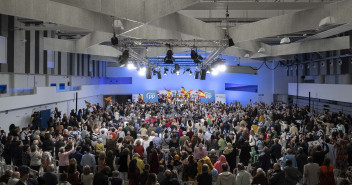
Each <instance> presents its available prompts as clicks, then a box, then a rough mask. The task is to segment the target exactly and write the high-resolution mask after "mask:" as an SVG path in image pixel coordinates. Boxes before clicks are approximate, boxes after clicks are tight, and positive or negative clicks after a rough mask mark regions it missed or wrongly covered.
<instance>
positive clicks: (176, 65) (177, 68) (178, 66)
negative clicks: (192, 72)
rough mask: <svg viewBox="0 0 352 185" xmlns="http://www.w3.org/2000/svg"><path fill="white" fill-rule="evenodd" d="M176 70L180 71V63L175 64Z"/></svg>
mask: <svg viewBox="0 0 352 185" xmlns="http://www.w3.org/2000/svg"><path fill="white" fill-rule="evenodd" d="M175 71H176V72H177V71H178V72H180V65H178V64H175Z"/></svg>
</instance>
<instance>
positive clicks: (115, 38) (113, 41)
mask: <svg viewBox="0 0 352 185" xmlns="http://www.w3.org/2000/svg"><path fill="white" fill-rule="evenodd" d="M118 44H119V39H118V38H117V37H116V34H115V33H114V35H113V36H112V38H111V45H112V46H116V45H118Z"/></svg>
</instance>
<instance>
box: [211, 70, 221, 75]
mask: <svg viewBox="0 0 352 185" xmlns="http://www.w3.org/2000/svg"><path fill="white" fill-rule="evenodd" d="M211 74H212V75H214V76H216V75H218V74H219V72H218V71H217V70H212V71H211Z"/></svg>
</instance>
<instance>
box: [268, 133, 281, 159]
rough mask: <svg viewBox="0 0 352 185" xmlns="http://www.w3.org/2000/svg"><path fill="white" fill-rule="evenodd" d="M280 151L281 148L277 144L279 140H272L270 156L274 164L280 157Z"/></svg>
mask: <svg viewBox="0 0 352 185" xmlns="http://www.w3.org/2000/svg"><path fill="white" fill-rule="evenodd" d="M281 149H282V147H281V145H280V144H279V139H277V138H276V139H274V144H273V145H272V146H271V147H270V156H271V159H273V161H274V162H277V160H278V159H279V158H280V157H281Z"/></svg>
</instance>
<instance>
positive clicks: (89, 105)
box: [84, 100, 92, 109]
mask: <svg viewBox="0 0 352 185" xmlns="http://www.w3.org/2000/svg"><path fill="white" fill-rule="evenodd" d="M84 103H86V106H87V109H89V108H91V107H92V104H91V103H89V102H87V101H86V100H84Z"/></svg>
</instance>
